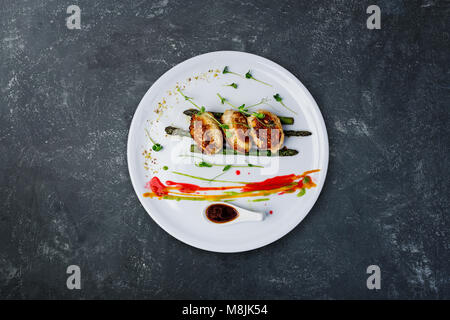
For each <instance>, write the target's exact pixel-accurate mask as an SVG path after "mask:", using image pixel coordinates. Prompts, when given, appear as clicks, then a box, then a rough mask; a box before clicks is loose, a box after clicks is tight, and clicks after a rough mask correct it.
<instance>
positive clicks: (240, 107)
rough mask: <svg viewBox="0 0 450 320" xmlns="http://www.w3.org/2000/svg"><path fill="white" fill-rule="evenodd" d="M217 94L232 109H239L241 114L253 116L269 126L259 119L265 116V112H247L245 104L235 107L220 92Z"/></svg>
mask: <svg viewBox="0 0 450 320" xmlns="http://www.w3.org/2000/svg"><path fill="white" fill-rule="evenodd" d="M217 96H218V97H219V99H220V101H221V102H222V104H225V103H226V104H228V105H229V106H230V107H232V108H233V109H236V110H237V111H239V112H240V113H241V114H242V115H244V116H246V117H248V116H254V117H255V118H256V120H258V121H259V122H260V123H261V124H262V125H264V126H265V127H271V125H270V124H266V123H264V122H262V121H261V119H264V118H265V114H264V113H260V112H253V113H249V112H248V109H247V108H246V107H245V104H243V105H241V106H239V107H236V106H235V105H234V104H232V103H231V102H229V101H228V100H227V99H226V98H224V97H222V96H221V95H220V94H217Z"/></svg>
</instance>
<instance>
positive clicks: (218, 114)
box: [183, 109, 294, 125]
mask: <svg viewBox="0 0 450 320" xmlns="http://www.w3.org/2000/svg"><path fill="white" fill-rule="evenodd" d="M197 112H198V111H197V110H195V109H188V110H184V111H183V113H184V114H185V115H187V116H189V117H191V116H192V115H194V114H196V113H197ZM211 113H212V115H213V116H214V117H215V118H216V119H220V117H221V116H222V114H223V113H222V112H211ZM278 118H279V119H280V122H281V124H286V125H288V124H294V118H292V117H282V116H278Z"/></svg>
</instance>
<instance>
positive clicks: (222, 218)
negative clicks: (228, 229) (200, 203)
mask: <svg viewBox="0 0 450 320" xmlns="http://www.w3.org/2000/svg"><path fill="white" fill-rule="evenodd" d="M238 216H239V213H238V212H237V211H236V209H235V208H233V207H231V206H227V205H226V204H220V203H219V204H212V205H210V206H209V207H208V208H206V217H207V218H208V220H210V221H212V222H214V223H226V222H230V221H232V220H234V219H236V218H237V217H238Z"/></svg>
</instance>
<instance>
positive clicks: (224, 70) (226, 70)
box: [222, 66, 243, 78]
mask: <svg viewBox="0 0 450 320" xmlns="http://www.w3.org/2000/svg"><path fill="white" fill-rule="evenodd" d="M222 73H223V74H227V73H230V74H234V75H235V76H238V77H241V78H243V76H241V75H240V74H239V73H236V72H232V71H230V70H229V69H228V66H226V67H225V68H223V71H222Z"/></svg>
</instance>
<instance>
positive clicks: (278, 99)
mask: <svg viewBox="0 0 450 320" xmlns="http://www.w3.org/2000/svg"><path fill="white" fill-rule="evenodd" d="M273 98H274V99H275V100H276V101H277V102H279V103H281V105H282V106H283V107H285V108H286V109H288V110H289V111H291V112H293V113H295V114H297V112H295V111H294V110H292V109H290V108H288V107H287V106H286V105H285V104H284V102H283V98H282V97H281V96H280V94H279V93H277V94H276V95H274V96H273Z"/></svg>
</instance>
